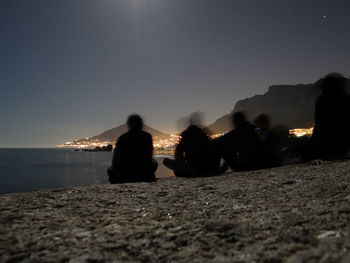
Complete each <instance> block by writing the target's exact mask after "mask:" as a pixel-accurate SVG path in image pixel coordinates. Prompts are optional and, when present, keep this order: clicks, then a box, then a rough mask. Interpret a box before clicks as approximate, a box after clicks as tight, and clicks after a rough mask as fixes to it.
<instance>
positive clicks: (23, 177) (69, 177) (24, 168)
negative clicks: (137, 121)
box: [0, 148, 173, 194]
mask: <svg viewBox="0 0 350 263" xmlns="http://www.w3.org/2000/svg"><path fill="white" fill-rule="evenodd" d="M154 157H155V159H156V160H157V161H158V169H157V171H156V177H157V178H164V177H170V176H173V173H172V172H171V171H170V170H169V169H167V168H166V167H164V165H163V164H162V161H163V159H164V157H169V156H166V155H155V156H154ZM111 160H112V152H75V151H74V150H72V149H56V148H55V149H0V194H6V193H18V192H31V191H36V190H41V189H53V188H62V187H76V186H89V185H93V184H108V183H109V182H108V178H107V172H106V171H107V169H108V167H109V166H110V165H111Z"/></svg>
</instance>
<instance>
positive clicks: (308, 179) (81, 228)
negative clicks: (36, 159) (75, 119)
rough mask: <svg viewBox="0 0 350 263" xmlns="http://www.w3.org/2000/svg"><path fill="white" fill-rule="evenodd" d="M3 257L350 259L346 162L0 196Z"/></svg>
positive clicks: (49, 259) (61, 259)
mask: <svg viewBox="0 0 350 263" xmlns="http://www.w3.org/2000/svg"><path fill="white" fill-rule="evenodd" d="M0 211H1V212H0V262H125V261H133V262H139V261H144V262H149V261H151V262H223V263H224V262H274V263H275V262H343V263H345V262H350V162H339V163H331V164H326V165H323V166H319V167H312V166H307V165H298V166H286V167H282V168H277V169H271V170H261V171H255V172H245V173H235V174H229V175H225V176H219V177H212V178H197V179H179V178H168V179H160V180H158V182H157V183H137V184H125V185H98V186H92V187H84V188H71V189H58V190H48V191H38V192H33V193H23V194H8V195H2V196H0Z"/></svg>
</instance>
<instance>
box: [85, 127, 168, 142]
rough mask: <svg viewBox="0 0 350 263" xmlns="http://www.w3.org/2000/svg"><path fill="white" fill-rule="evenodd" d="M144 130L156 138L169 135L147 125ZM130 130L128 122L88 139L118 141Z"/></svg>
mask: <svg viewBox="0 0 350 263" xmlns="http://www.w3.org/2000/svg"><path fill="white" fill-rule="evenodd" d="M143 130H144V131H146V132H148V133H150V134H151V135H152V136H153V137H154V138H156V137H158V138H162V137H167V136H169V135H168V134H166V133H163V132H161V131H159V130H156V129H153V128H151V127H149V126H147V125H143ZM127 131H128V126H127V125H126V124H123V125H120V126H118V127H115V128H112V129H109V130H106V131H104V132H102V133H101V134H99V135H96V136H93V137H91V138H89V139H88V140H99V141H111V142H113V141H116V140H117V139H118V138H119V136H120V135H122V134H123V133H125V132H127Z"/></svg>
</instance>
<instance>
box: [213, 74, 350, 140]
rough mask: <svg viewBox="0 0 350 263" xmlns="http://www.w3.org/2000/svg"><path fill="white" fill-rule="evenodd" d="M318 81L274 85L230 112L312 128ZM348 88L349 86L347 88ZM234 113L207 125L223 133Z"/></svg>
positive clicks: (297, 126)
mask: <svg viewBox="0 0 350 263" xmlns="http://www.w3.org/2000/svg"><path fill="white" fill-rule="evenodd" d="M318 84H319V81H317V82H316V83H314V84H298V85H273V86H270V87H269V89H268V91H267V92H266V93H265V94H263V95H256V96H253V97H251V98H247V99H244V100H240V101H238V102H237V103H236V105H235V107H234V109H233V111H232V112H231V114H233V113H235V112H238V111H244V112H245V113H246V114H247V116H248V119H249V120H253V119H254V118H255V117H256V116H258V115H259V114H262V113H265V114H268V115H269V116H270V118H271V122H272V124H273V125H283V126H287V127H289V128H310V127H311V126H313V124H314V119H313V116H314V107H315V102H316V99H317V97H318V96H319V94H320V92H319V88H318ZM348 91H350V88H349V87H348ZM231 114H227V115H224V116H223V117H221V118H219V119H217V120H216V121H215V122H214V123H213V124H211V125H209V126H208V128H209V129H210V130H212V131H213V132H215V133H222V132H225V131H228V130H229V129H230V128H231V118H230V116H231Z"/></svg>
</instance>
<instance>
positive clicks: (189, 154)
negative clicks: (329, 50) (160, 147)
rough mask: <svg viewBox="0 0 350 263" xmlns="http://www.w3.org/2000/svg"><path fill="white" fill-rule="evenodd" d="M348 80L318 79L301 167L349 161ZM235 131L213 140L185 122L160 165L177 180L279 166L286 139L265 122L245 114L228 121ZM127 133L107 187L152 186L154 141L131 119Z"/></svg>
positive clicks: (197, 124) (193, 120) (196, 121)
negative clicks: (311, 125)
mask: <svg viewBox="0 0 350 263" xmlns="http://www.w3.org/2000/svg"><path fill="white" fill-rule="evenodd" d="M346 85H347V79H346V78H345V77H343V76H342V75H340V74H336V73H332V74H329V75H327V76H326V77H325V78H323V79H322V81H321V84H320V89H321V95H320V96H319V97H318V99H317V101H316V106H315V116H314V119H315V127H314V131H313V134H312V136H311V138H310V139H308V140H307V141H306V142H305V144H304V145H303V146H302V147H301V148H300V157H301V160H302V161H304V162H310V163H312V164H322V163H324V162H327V161H331V160H340V159H346V158H348V153H349V149H350V118H349V117H350V96H349V95H348V94H347V92H346ZM232 124H233V127H234V128H233V129H232V130H231V131H230V132H228V133H226V134H224V135H223V136H221V137H219V138H215V139H212V138H211V137H210V132H209V131H208V130H207V129H205V128H204V127H203V126H202V124H201V121H200V114H199V113H194V114H192V115H191V117H190V118H189V123H188V125H187V128H186V129H185V130H184V131H183V132H182V133H181V134H180V138H181V139H180V141H179V143H178V144H177V146H176V149H175V158H174V159H169V158H165V159H164V161H163V164H164V165H165V166H166V167H167V168H169V169H171V170H173V172H174V174H175V175H176V176H179V177H203V176H215V175H219V174H222V173H224V172H226V171H227V169H228V168H230V169H231V170H232V171H234V172H236V171H249V170H257V169H265V168H271V167H278V166H281V165H283V147H284V142H285V140H286V137H288V134H286V133H283V132H282V133H281V132H278V130H276V129H272V128H271V123H270V120H269V117H268V116H267V115H265V114H261V115H259V116H257V117H256V118H255V119H254V124H251V123H249V122H248V121H247V120H246V117H245V115H244V113H243V112H236V113H235V114H233V116H232ZM127 125H128V129H129V131H128V132H126V133H125V134H123V135H122V136H121V137H120V138H119V139H118V141H117V143H116V147H115V149H114V154H113V160H112V166H111V168H109V170H108V175H109V181H110V182H111V183H123V182H138V181H146V182H149V181H154V180H155V171H156V169H157V166H158V164H157V162H156V160H155V159H153V143H152V136H151V135H150V134H149V133H147V132H145V131H143V130H142V127H143V121H142V119H141V117H140V116H138V115H131V116H130V117H129V118H128V121H127Z"/></svg>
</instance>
